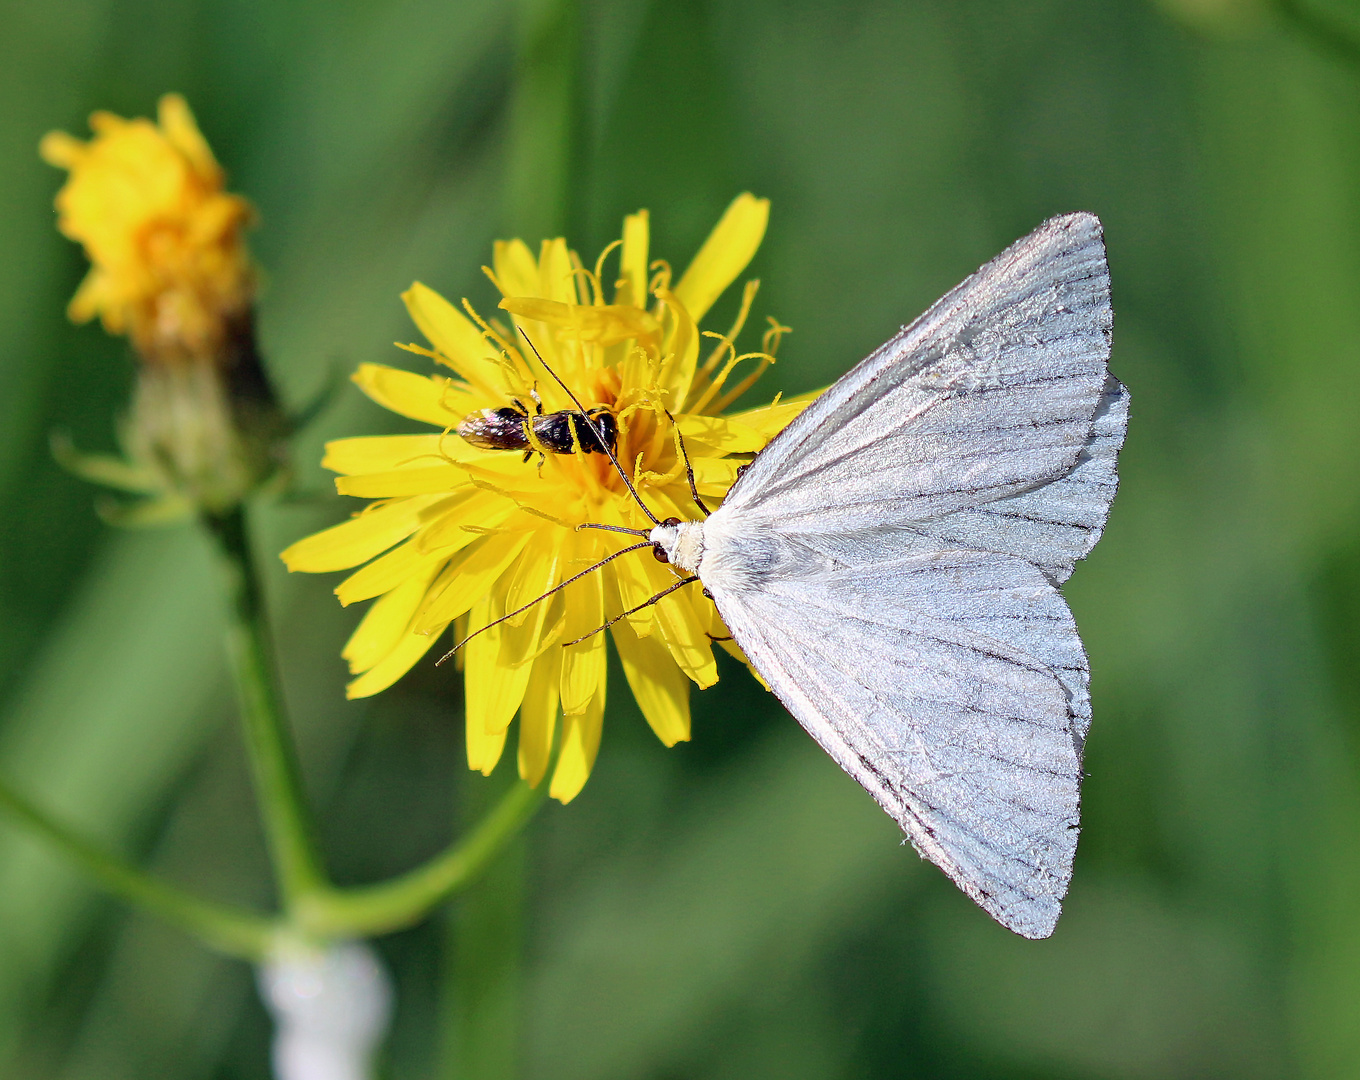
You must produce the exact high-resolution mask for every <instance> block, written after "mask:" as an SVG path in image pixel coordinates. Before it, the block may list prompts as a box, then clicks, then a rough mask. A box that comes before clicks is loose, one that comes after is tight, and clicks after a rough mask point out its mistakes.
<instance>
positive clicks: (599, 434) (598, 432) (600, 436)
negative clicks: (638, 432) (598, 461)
mask: <svg viewBox="0 0 1360 1080" xmlns="http://www.w3.org/2000/svg"><path fill="white" fill-rule="evenodd" d="M519 332H520V334H521V335H522V336H523V338H524V340H525V341H526V342H528V344H529V348H531V349H533V350H534V355H535V356H536V357H538V362H539V363H540V364H542V365H543V370H544V371H546V372H547V373H548V374H549V375H551V376H552V377H553V380H554V381H555V382H556V383H557V385H558V386H560V387H561V388H562V389H563V390H565V391H566V394H567V397H569V398H571V402H572V404H573V405H575V406H576V408H577V411H579V412H580V414H581V418H582V419H583V420H585V422H586V427H588V428H590V431H591V434H592V435H594V436H595V441H596V442H598V443H599V444H600V449H601V450H603V451H604V452H605V453H606V454H608V455H609V460H610V462H612V463H613V466H614V470H615V471H616V472H617V473H618V474H619V479H620V480H622V481H623V483H624V486H625V487H626V488H627V489H628V493H629V494H630V495H632V496H633V501H634V502H636V503H637V504H638V506H640V507H641V508H642V512H643V513H644V514H646V515H647V518H648V520H650V521H651V523H652V524H653V525H660V524H661V519H660V518H658V517H657V516H656V515H655V514H653V513H652V512H651V511H650V510H648V509H647V504H646V503H645V502H643V501H642V496H640V495H639V494H638V493H637V488H635V487H633V481H631V480H629V479H628V474H627V473H626V472H624V471H623V466H622V465H620V464H619V459H618V458H616V457H615V456H614V451H613V450H611V449H610V447H609V442H608V441H607V440H606V439H605V437H604V430H603V429H602V428H597V427H596V426H595V421H594V420H592V419H591V418H590V416H589V415H588V414H587V413H586V407H585V406H584V405H582V404H581V402H580V400H579V399H578V398H577V397H576V395H575V394H573V393H572V392H571V387H570V386H568V385H567V384H566V383H564V382H563V381H562V380H561V379H560V378H559V377H558V375H557V372H555V371H554V370H553V369H552V368H550V367H549V366H548V362H547V361H546V360H544V359H543V354H542V353H541V352H539V351H538V346H536V345H535V344H534V343H533V342H532V341H530V340H529V335H528V334H526V333H524V328H523V327H519ZM570 426H571V427H575V424H572V425H570Z"/></svg>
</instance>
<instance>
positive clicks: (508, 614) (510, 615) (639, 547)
mask: <svg viewBox="0 0 1360 1080" xmlns="http://www.w3.org/2000/svg"><path fill="white" fill-rule="evenodd" d="M651 546H652V544H651V542H650V541H648V542H646V543H642V544H633V545H631V546H629V547H626V548H622V549H620V550H619V551H616V552H614V554H612V555H606V556H605V557H604V558H603V559H601V560H600V561H599V562H597V563H596V564H595V565H594V566H588V567H586V568H585V569H584V570H582V571H581V572H580V573H579V574H572V576H571V577H569V578H567V579H566V580H565V581H563V582H560V583H559V584H557V585H554V586H553V587H552V588H551V589H549V590H548V591H547V592H545V593H543V594H542V595H541V596H536V597H534V598H533V599H532V600H530V601H529V602H528V603H527V604H525V605H524V606H523V607H517V608H515V610H514V611H507V612H506V613H505V614H504V615H502V616H501V617H500V618H499V619H492V620H491V621H490V622H489V623H487V624H486V625H485V626H482V627H478V628H477V629H476V630H474V631H472V633H470V634H469V635H468V636H467V637H465V638H463V640H462V641H460V642H459V643H458V644H457V645H455V646H454V647H453V648H452V649H450V650H449V651H448V652H446V653H445V654H444V655H443V656H441V657H440V658H439V659H438V660H436V661H435V662H434V666H435V667H438V666H439V665H440V664H442V663H443V662H444V661H445V660H447V659H448V658H449V657H451V656H452V655H453V654H454V653H456V652H457V651H458V650H459V649H461V648H462V647H463V646H464V645H466V644H467V643H468V642H469V641H471V640H472V639H473V638H475V637H476V636H477V635H478V634H480V633H482V632H483V631H486V630H490V629H491V628H492V627H493V626H497V625H499V624H500V623H503V622H505V620H506V619H513V618H514V617H515V616H516V615H521V614H523V613H524V612H526V611H528V610H529V609H530V608H531V607H533V606H534V605H535V604H537V603H539V602H540V601H542V600H546V599H548V597H550V596H552V594H553V593H555V592H561V591H562V590H563V589H565V588H566V587H567V586H568V585H570V584H571V583H572V582H573V581H579V580H580V579H581V578H583V577H585V576H586V575H587V574H593V573H594V572H595V571H596V570H598V569H599V568H600V567H602V566H604V565H605V563H611V562H613V561H614V560H615V559H617V558H618V557H619V556H620V555H627V554H628V553H629V552H630V551H641V550H642V549H643V548H647V547H651ZM694 580H696V581H697V580H698V579H697V578H695V579H694ZM666 591H667V592H669V591H670V590H669V589H668V590H666ZM661 595H662V596H665V595H666V594H665V593H662V594H661ZM658 599H659V597H658ZM653 602H654V601H653ZM644 606H645V605H644ZM624 614H630V612H624ZM592 632H595V631H592ZM589 636H590V635H589V634H587V635H586V637H589ZM568 644H569V645H574V644H575V642H568Z"/></svg>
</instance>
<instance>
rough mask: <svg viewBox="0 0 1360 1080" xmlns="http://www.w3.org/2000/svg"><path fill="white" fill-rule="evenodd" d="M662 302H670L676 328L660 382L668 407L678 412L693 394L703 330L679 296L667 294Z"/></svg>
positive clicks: (668, 347) (666, 354) (667, 345)
mask: <svg viewBox="0 0 1360 1080" xmlns="http://www.w3.org/2000/svg"><path fill="white" fill-rule="evenodd" d="M661 299H662V300H663V301H666V307H667V309H668V310H669V312H670V315H671V318H672V322H673V327H672V330H671V333H670V336H669V337H668V338H667V339H666V344H665V358H664V360H663V361H662V364H661V373H660V375H658V376H657V382H658V384H659V385H660V386H661V389H662V391H663V392H664V394H665V402H664V404H665V405H666V406H667V407H668V408H671V409H678V408H679V407H680V406H681V405H682V404H684V401H685V397H686V396H687V395H688V394H689V388H690V384H691V383H692V382H693V381H694V369H695V367H696V366H697V364H698V362H699V328H698V326H697V325H696V324H695V319H694V317H693V316H692V315H691V314H690V313H689V312H688V311H687V310H686V309H685V308H684V306H683V305H680V304H677V303H675V294H673V293H668V292H663V293H662V294H661Z"/></svg>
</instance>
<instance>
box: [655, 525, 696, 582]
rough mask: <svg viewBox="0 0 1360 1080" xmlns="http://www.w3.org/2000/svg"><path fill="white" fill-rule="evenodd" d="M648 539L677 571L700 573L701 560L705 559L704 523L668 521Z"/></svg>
mask: <svg viewBox="0 0 1360 1080" xmlns="http://www.w3.org/2000/svg"><path fill="white" fill-rule="evenodd" d="M647 539H649V540H650V541H651V542H652V543H653V544H656V545H657V547H658V548H659V549H660V550H661V552H663V553H664V554H665V556H666V561H667V562H668V563H670V564H671V565H672V566H674V567H675V568H676V569H677V570H684V571H686V572H687V573H691V574H693V573H696V572H697V571H698V569H699V560H700V559H702V558H703V557H704V523H703V522H702V521H668V522H665V523H664V524H661V525H658V526H657V527H656V528H654V529H653V530H652V531H651V533H650V534H648V537H647ZM658 557H659V556H658Z"/></svg>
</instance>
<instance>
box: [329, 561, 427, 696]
mask: <svg viewBox="0 0 1360 1080" xmlns="http://www.w3.org/2000/svg"><path fill="white" fill-rule="evenodd" d="M438 571H439V564H438V563H435V564H434V565H432V566H427V567H425V568H424V569H423V570H422V571H421V573H419V574H413V575H411V577H409V578H407V579H406V580H405V581H404V582H402V583H401V584H400V585H398V586H397V587H396V588H395V589H393V590H392V591H391V592H389V593H388V594H387V595H385V596H383V597H381V598H379V599H378V600H377V601H376V602H375V603H374V604H373V606H372V607H371V608H369V609H368V611H366V612H365V613H364V617H363V618H362V619H360V620H359V625H358V626H356V627H355V628H354V633H353V634H351V635H350V638H349V641H348V642H346V643H345V647H344V649H343V650H341V653H340V655H341V656H342V657H344V658H345V660H347V661H348V662H349V670H350V672H351V673H352V674H355V675H357V674H359V673H360V672H363V671H368V670H369V669H370V668H372V667H373V666H374V665H376V664H377V663H378V662H379V661H381V660H382V659H383V657H385V656H387V654H388V653H390V652H391V651H392V650H393V649H395V648H396V647H397V644H398V643H399V642H400V641H401V639H402V637H403V635H405V634H406V633H407V631H408V630H409V629H410V625H411V616H412V615H414V614H415V613H416V609H417V608H418V607H419V606H420V602H421V600H422V599H423V598H424V596H425V590H426V589H427V588H428V587H429V584H430V582H431V581H432V580H433V579H434V575H435V574H436V573H438ZM413 662H414V661H413Z"/></svg>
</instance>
